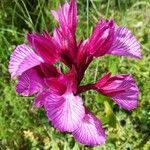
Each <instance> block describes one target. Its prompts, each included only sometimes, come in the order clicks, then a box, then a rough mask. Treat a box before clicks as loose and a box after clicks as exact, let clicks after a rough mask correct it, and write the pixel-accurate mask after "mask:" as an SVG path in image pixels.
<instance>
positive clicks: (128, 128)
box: [0, 0, 150, 150]
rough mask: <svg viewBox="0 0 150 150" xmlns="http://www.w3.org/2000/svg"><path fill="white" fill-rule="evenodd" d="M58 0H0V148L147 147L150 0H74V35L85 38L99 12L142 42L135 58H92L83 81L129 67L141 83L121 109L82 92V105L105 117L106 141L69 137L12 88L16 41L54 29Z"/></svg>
mask: <svg viewBox="0 0 150 150" xmlns="http://www.w3.org/2000/svg"><path fill="white" fill-rule="evenodd" d="M59 2H61V3H63V1H58V0H0V149H2V150H28V149H29V150H30V149H31V150H49V149H52V150H59V149H60V150H80V149H81V150H87V149H93V150H150V1H149V0H78V1H77V2H78V11H79V14H80V16H79V22H78V24H79V25H78V29H77V37H78V39H82V38H83V39H86V38H87V37H88V36H89V35H90V34H91V31H92V29H93V27H94V26H95V24H96V23H97V21H98V20H99V18H101V17H105V18H114V20H115V21H116V23H117V24H118V25H125V26H127V27H128V28H129V29H130V30H132V32H133V33H134V34H135V35H136V37H137V38H138V40H139V41H140V43H141V49H142V54H143V58H142V59H141V60H134V59H129V58H122V57H112V56H105V57H102V58H99V59H97V60H95V61H94V62H93V63H92V64H91V65H90V67H89V68H88V70H87V72H86V76H85V78H84V80H83V83H84V82H86V83H90V82H94V81H96V80H97V79H98V78H99V77H100V76H101V75H102V74H104V73H106V72H108V71H112V72H113V73H114V74H117V73H131V74H133V76H134V78H135V79H136V81H137V84H138V86H139V88H140V97H139V107H138V108H137V109H136V110H134V111H131V112H127V111H124V110H122V109H120V108H119V107H117V106H116V105H114V104H113V103H112V102H111V101H110V100H108V101H107V100H106V98H105V97H103V96H101V95H99V94H97V93H96V92H93V91H89V92H86V93H85V94H84V95H82V97H83V99H84V101H85V103H86V105H87V106H88V107H89V108H90V109H91V111H93V112H94V113H95V114H96V115H97V117H98V118H100V119H101V120H102V122H103V125H104V127H105V129H106V134H107V142H106V144H105V145H103V146H100V147H95V148H90V147H85V146H82V145H80V144H79V143H77V142H75V141H74V139H73V137H72V136H71V135H69V134H66V133H60V132H58V131H56V130H55V129H54V128H53V127H51V125H50V124H49V122H48V120H47V117H46V116H45V113H44V110H43V109H35V108H33V107H32V102H33V97H28V98H27V97H21V96H18V95H17V93H16V92H15V84H16V83H15V81H11V79H10V75H9V73H8V61H9V57H10V54H11V53H12V51H13V49H14V47H15V46H16V45H18V44H21V43H23V42H24V41H25V35H26V33H27V32H28V31H29V32H34V31H38V32H40V33H41V32H42V31H44V30H48V31H49V32H52V31H53V28H54V26H55V25H56V21H55V20H54V19H53V17H52V16H51V14H50V9H56V8H58V4H59Z"/></svg>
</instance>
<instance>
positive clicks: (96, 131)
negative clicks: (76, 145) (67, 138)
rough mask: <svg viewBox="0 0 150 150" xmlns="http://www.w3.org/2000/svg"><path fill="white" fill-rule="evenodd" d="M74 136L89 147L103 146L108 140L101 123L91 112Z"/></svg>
mask: <svg viewBox="0 0 150 150" xmlns="http://www.w3.org/2000/svg"><path fill="white" fill-rule="evenodd" d="M72 134H73V136H74V138H75V139H76V140H77V141H79V142H80V143H81V144H84V145H88V146H97V145H101V144H104V143H105V140H106V137H105V131H104V129H103V128H102V124H101V122H100V121H99V120H98V119H97V118H96V117H95V116H94V115H93V114H91V113H89V112H88V113H86V114H85V116H84V118H83V119H82V122H80V124H79V126H78V128H77V129H76V130H74V131H73V133H72Z"/></svg>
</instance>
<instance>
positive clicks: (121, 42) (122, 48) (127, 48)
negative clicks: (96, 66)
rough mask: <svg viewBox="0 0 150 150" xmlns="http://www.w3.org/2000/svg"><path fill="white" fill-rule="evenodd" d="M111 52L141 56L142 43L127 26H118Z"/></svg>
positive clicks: (119, 54)
mask: <svg viewBox="0 0 150 150" xmlns="http://www.w3.org/2000/svg"><path fill="white" fill-rule="evenodd" d="M108 53H109V54H112V55H118V56H129V57H135V58H141V52H140V43H139V42H138V41H137V39H136V38H135V36H134V35H133V34H132V33H131V31H130V30H129V29H128V28H126V27H117V29H116V31H115V35H114V41H113V44H112V46H111V48H110V49H109V51H108Z"/></svg>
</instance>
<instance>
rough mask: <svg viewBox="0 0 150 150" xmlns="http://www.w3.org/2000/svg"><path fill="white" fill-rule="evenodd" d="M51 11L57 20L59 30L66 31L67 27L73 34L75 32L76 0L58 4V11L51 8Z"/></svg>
mask: <svg viewBox="0 0 150 150" xmlns="http://www.w3.org/2000/svg"><path fill="white" fill-rule="evenodd" d="M51 13H52V14H53V16H54V17H55V18H56V20H57V21H58V23H59V25H60V28H61V31H63V32H67V30H68V29H69V30H70V31H71V32H72V33H73V34H74V33H75V31H76V24H77V4H76V0H71V3H70V4H68V3H67V2H66V3H65V4H64V6H63V7H61V6H59V9H58V11H54V10H52V11H51Z"/></svg>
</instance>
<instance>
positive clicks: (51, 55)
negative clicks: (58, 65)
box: [27, 33, 59, 64]
mask: <svg viewBox="0 0 150 150" xmlns="http://www.w3.org/2000/svg"><path fill="white" fill-rule="evenodd" d="M27 40H28V41H29V43H30V44H31V46H32V48H33V49H34V50H35V51H36V52H37V53H38V54H39V55H40V56H41V57H42V58H43V60H44V61H45V62H46V63H49V64H54V63H55V62H56V61H57V60H58V51H59V46H57V44H56V42H55V41H54V40H53V38H52V37H51V36H50V35H48V33H45V34H44V35H40V34H36V33H35V34H29V33H28V34H27Z"/></svg>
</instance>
